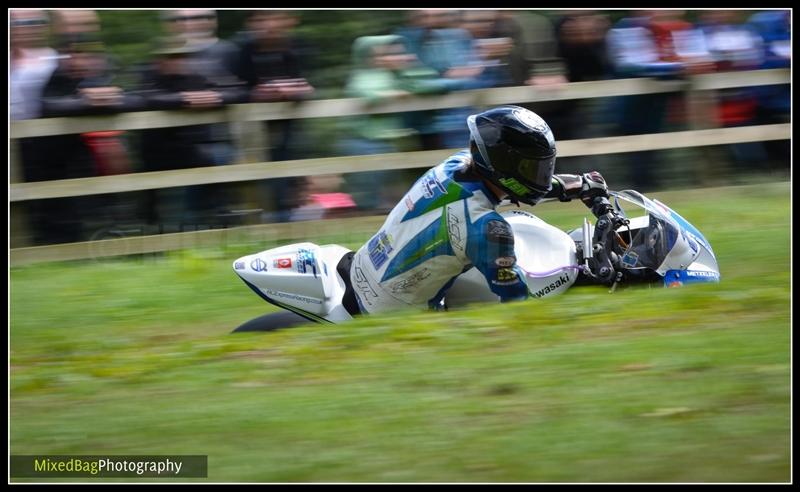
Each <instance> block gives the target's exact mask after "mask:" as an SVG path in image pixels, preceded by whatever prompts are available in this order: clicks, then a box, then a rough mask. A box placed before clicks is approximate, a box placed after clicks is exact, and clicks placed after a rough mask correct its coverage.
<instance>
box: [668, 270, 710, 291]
mask: <svg viewBox="0 0 800 492" xmlns="http://www.w3.org/2000/svg"><path fill="white" fill-rule="evenodd" d="M708 282H719V274H718V273H717V272H709V271H707V270H669V271H667V272H666V273H665V274H664V286H665V287H680V286H681V285H686V284H697V283H708Z"/></svg>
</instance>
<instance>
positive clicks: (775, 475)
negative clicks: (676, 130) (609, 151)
mask: <svg viewBox="0 0 800 492" xmlns="http://www.w3.org/2000/svg"><path fill="white" fill-rule="evenodd" d="M651 196H653V197H656V198H659V199H662V200H663V201H664V202H665V203H667V204H669V205H670V206H673V208H675V209H676V210H678V211H679V212H680V213H681V214H682V215H683V216H684V217H686V218H687V219H688V220H690V221H691V222H693V223H694V224H695V225H696V226H697V227H698V228H699V229H700V230H701V231H703V232H704V233H705V234H706V237H707V238H708V239H709V241H710V242H711V244H712V246H713V247H714V249H715V251H716V253H717V255H718V259H719V263H720V266H721V271H722V282H721V283H720V284H718V285H697V286H687V287H684V288H681V289H661V288H655V289H647V288H630V289H625V290H622V291H618V292H616V293H615V294H613V295H610V294H608V292H607V290H606V289H604V288H601V287H581V288H575V289H572V290H571V291H570V292H568V293H566V294H565V295H563V296H560V297H556V298H552V299H543V300H531V301H528V302H525V303H517V304H508V305H480V306H474V307H472V308H470V309H466V310H460V311H451V312H448V313H424V312H416V311H406V312H401V313H397V314H395V315H392V316H380V317H370V318H364V319H360V320H358V321H355V322H353V323H351V324H348V325H341V326H320V325H306V326H303V327H298V328H293V329H289V330H283V331H278V332H274V333H245V334H236V335H230V334H229V332H230V331H231V330H232V329H233V328H235V327H236V326H237V325H239V324H240V323H242V322H244V321H246V320H248V319H250V318H252V317H255V316H258V315H260V314H262V313H264V312H268V311H270V310H272V309H273V308H271V307H270V306H268V305H267V304H266V303H264V302H263V301H261V300H260V299H258V298H257V297H256V296H255V295H253V294H252V293H251V292H250V291H249V289H247V288H246V287H245V286H244V284H242V282H241V281H239V280H238V279H237V278H236V276H235V275H234V273H233V272H232V270H231V269H230V264H231V261H232V260H233V259H235V258H236V257H237V256H239V255H241V254H246V253H251V252H253V251H257V250H258V249H263V248H262V247H258V246H255V245H239V246H230V247H227V248H225V249H221V250H213V249H207V250H193V251H183V252H176V253H171V254H168V255H165V256H163V257H158V258H134V259H119V260H107V261H103V262H94V263H93V262H72V263H54V264H46V265H35V266H30V267H25V268H15V269H12V270H11V272H10V277H11V292H10V306H11V316H10V318H11V381H10V383H11V403H10V411H11V425H10V432H11V442H10V444H11V451H12V453H13V454H207V455H208V456H209V477H208V479H209V480H213V481H262V482H263V481H266V482H295V481H301V482H318V481H325V482H341V481H345V482H362V481H373V482H406V481H415V482H419V481H423V482H439V481H455V482H542V481H544V482H548V481H554V482H558V481H573V482H575V481H577V482H601V481H605V482H608V481H612V482H631V481H636V482H676V481H677V482H709V481H713V482H788V481H789V480H790V323H789V321H790V320H789V316H790V253H789V242H790V240H789V237H790V229H789V227H790V223H789V220H790V202H789V190H788V184H787V183H782V184H775V185H769V186H764V185H762V186H759V187H736V188H718V189H707V190H694V191H686V192H670V193H666V192H665V193H654V194H652V195H651ZM535 212H536V213H537V214H538V215H539V216H540V217H542V218H544V219H545V220H548V221H551V222H552V223H554V224H555V225H557V226H559V227H564V228H570V227H576V226H577V225H579V224H580V220H581V218H582V217H583V216H585V215H586V211H585V209H582V208H581V206H580V205H579V204H544V205H542V206H540V207H537V208H536V209H535ZM363 239H364V238H363V237H351V238H349V240H350V242H351V244H349V245H350V246H357V244H358V241H360V240H363ZM320 242H324V241H320ZM265 247H266V246H265ZM51 480H55V479H51ZM109 480H110V479H109ZM128 480H129V481H131V480H135V479H128Z"/></svg>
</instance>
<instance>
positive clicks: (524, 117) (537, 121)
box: [514, 109, 548, 133]
mask: <svg viewBox="0 0 800 492" xmlns="http://www.w3.org/2000/svg"><path fill="white" fill-rule="evenodd" d="M514 115H515V116H516V117H517V119H519V121H521V122H522V123H524V124H525V125H526V126H528V127H530V128H532V129H534V130H536V131H539V132H542V133H544V132H546V131H547V130H548V127H547V123H545V122H544V120H543V119H542V118H541V117H540V116H539V115H537V114H535V113H533V112H531V111H527V110H519V109H515V110H514Z"/></svg>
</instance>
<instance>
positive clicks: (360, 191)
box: [341, 35, 449, 209]
mask: <svg viewBox="0 0 800 492" xmlns="http://www.w3.org/2000/svg"><path fill="white" fill-rule="evenodd" d="M403 41H404V40H403V38H402V37H401V36H397V35H385V36H362V37H360V38H358V39H356V40H355V42H354V43H353V70H352V72H351V74H350V78H349V80H348V82H347V86H346V88H345V95H346V96H347V97H355V98H361V99H363V100H364V103H365V106H366V108H367V109H368V108H369V107H372V106H374V105H379V104H382V103H386V102H389V101H391V100H393V99H399V98H404V97H409V96H411V95H412V94H431V93H442V92H446V91H447V90H449V86H448V85H447V81H446V80H444V79H440V78H439V77H438V75H437V74H436V72H435V71H434V70H431V69H429V68H427V67H425V66H422V65H421V64H420V63H419V62H418V60H417V58H416V56H415V55H413V54H410V53H408V52H407V51H406V49H405V45H404V43H403ZM345 131H346V132H347V136H346V137H344V138H343V139H342V141H341V147H342V148H341V150H342V152H343V153H344V154H345V155H368V154H384V153H391V152H405V151H411V150H416V149H417V148H418V143H417V135H416V132H415V131H414V130H413V129H411V128H408V127H407V125H406V124H405V122H404V119H403V115H402V113H381V114H369V115H360V116H355V117H352V118H349V119H348V120H347V124H346V127H345ZM386 180H387V171H374V172H367V173H353V174H350V175H348V176H347V183H348V188H349V189H350V190H349V191H350V193H351V194H352V196H353V198H354V200H355V201H356V203H357V204H358V206H359V208H362V209H375V208H379V207H381V206H382V205H383V203H382V202H384V201H385V200H382V194H381V190H382V189H383V184H384V183H385V182H386ZM387 203H388V202H387Z"/></svg>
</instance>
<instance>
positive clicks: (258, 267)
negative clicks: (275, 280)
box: [250, 258, 267, 272]
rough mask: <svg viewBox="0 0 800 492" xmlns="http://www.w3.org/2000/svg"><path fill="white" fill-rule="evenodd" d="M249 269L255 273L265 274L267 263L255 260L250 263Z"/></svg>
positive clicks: (259, 259)
mask: <svg viewBox="0 0 800 492" xmlns="http://www.w3.org/2000/svg"><path fill="white" fill-rule="evenodd" d="M250 268H252V269H253V271H256V272H265V271H267V262H266V261H264V260H262V259H261V258H256V259H255V260H253V261H251V262H250Z"/></svg>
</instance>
